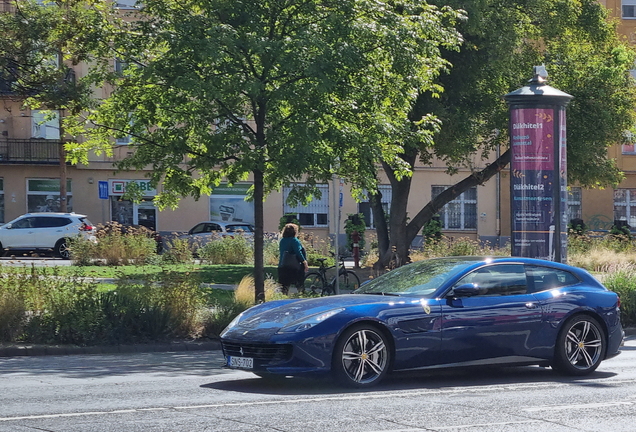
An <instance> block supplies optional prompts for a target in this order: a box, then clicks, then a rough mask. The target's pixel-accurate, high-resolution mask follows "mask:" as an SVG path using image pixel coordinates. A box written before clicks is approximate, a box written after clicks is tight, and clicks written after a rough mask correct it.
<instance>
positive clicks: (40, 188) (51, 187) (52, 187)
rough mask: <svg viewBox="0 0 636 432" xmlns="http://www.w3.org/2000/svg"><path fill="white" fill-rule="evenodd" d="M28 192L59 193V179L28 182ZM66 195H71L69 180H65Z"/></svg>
mask: <svg viewBox="0 0 636 432" xmlns="http://www.w3.org/2000/svg"><path fill="white" fill-rule="evenodd" d="M29 192H58V193H59V192H60V180H59V179H32V180H29ZM66 193H71V179H67V180H66Z"/></svg>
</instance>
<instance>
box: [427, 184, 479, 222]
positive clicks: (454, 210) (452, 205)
mask: <svg viewBox="0 0 636 432" xmlns="http://www.w3.org/2000/svg"><path fill="white" fill-rule="evenodd" d="M449 187H450V186H433V187H432V195H433V198H435V197H437V196H438V195H439V194H441V193H442V192H444V191H445V190H446V189H448V188H449ZM439 216H440V222H441V223H442V229H445V230H474V229H477V188H476V187H472V188H470V189H468V190H467V191H466V192H464V193H463V194H461V195H460V196H459V197H457V198H455V199H454V200H453V201H451V202H449V203H448V204H446V205H445V206H444V207H443V208H442V210H441V211H440V212H439Z"/></svg>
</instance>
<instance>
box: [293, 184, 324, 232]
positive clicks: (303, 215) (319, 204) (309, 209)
mask: <svg viewBox="0 0 636 432" xmlns="http://www.w3.org/2000/svg"><path fill="white" fill-rule="evenodd" d="M318 189H319V190H320V192H321V197H320V198H317V197H314V199H313V200H312V201H311V202H310V203H309V204H307V205H306V206H303V205H302V204H301V205H297V206H291V205H289V204H288V203H287V197H288V196H289V192H290V191H291V190H292V188H291V187H285V189H284V190H283V198H284V205H283V214H292V215H293V214H295V215H296V218H297V219H298V222H300V225H301V226H303V227H312V226H313V227H326V226H327V225H328V224H329V216H328V215H329V185H326V184H325V185H318Z"/></svg>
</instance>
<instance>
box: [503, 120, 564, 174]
mask: <svg viewBox="0 0 636 432" xmlns="http://www.w3.org/2000/svg"><path fill="white" fill-rule="evenodd" d="M555 120H556V119H555V118H554V109H552V108H521V109H515V110H512V112H511V125H510V126H511V131H510V134H511V144H512V169H513V170H553V169H554V162H555V161H554V141H555V139H554V121H555Z"/></svg>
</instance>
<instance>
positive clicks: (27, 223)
mask: <svg viewBox="0 0 636 432" xmlns="http://www.w3.org/2000/svg"><path fill="white" fill-rule="evenodd" d="M34 227H35V218H34V217H26V218H23V219H20V220H19V221H16V222H14V223H13V224H11V228H18V229H24V228H34Z"/></svg>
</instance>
